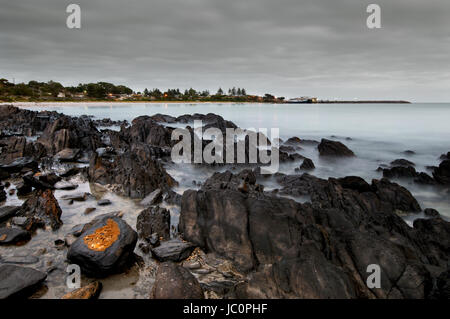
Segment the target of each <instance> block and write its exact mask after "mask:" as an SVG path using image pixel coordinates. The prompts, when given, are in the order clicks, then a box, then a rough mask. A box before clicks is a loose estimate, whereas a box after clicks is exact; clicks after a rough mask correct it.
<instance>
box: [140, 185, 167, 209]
mask: <svg viewBox="0 0 450 319" xmlns="http://www.w3.org/2000/svg"><path fill="white" fill-rule="evenodd" d="M162 195H163V193H162V191H161V189H159V188H158V189H156V190H154V191H153V192H151V193H150V194H149V195H147V196H145V198H144V199H143V200H142V201H141V203H140V204H141V205H142V206H144V207H147V206H152V205H156V204H159V203H160V202H161V200H162Z"/></svg>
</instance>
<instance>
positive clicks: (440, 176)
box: [433, 160, 450, 185]
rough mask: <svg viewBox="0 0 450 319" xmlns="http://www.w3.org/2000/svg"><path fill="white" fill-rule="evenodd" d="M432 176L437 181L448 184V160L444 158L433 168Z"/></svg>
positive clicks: (449, 183)
mask: <svg viewBox="0 0 450 319" xmlns="http://www.w3.org/2000/svg"><path fill="white" fill-rule="evenodd" d="M433 176H434V179H435V180H436V181H437V182H438V183H440V184H444V185H450V160H444V161H443V162H442V163H441V164H440V165H439V167H438V168H435V169H434V171H433Z"/></svg>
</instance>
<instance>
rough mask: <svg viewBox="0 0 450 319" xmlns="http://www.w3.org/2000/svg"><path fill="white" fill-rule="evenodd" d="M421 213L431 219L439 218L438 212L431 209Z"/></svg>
mask: <svg viewBox="0 0 450 319" xmlns="http://www.w3.org/2000/svg"><path fill="white" fill-rule="evenodd" d="M423 213H424V214H425V216H428V217H432V218H437V217H440V216H441V215H440V214H439V212H438V211H437V210H436V209H433V208H426V209H425V210H424V211H423Z"/></svg>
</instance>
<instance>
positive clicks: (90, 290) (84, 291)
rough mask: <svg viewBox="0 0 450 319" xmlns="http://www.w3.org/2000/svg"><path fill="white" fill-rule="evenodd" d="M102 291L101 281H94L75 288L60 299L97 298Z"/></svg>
mask: <svg viewBox="0 0 450 319" xmlns="http://www.w3.org/2000/svg"><path fill="white" fill-rule="evenodd" d="M101 291H102V283H101V282H99V281H94V282H92V283H90V284H89V285H86V286H84V287H81V288H78V289H75V290H74V291H72V292H69V293H67V294H65V295H64V296H62V297H61V299H97V298H98V296H99V295H100V292H101Z"/></svg>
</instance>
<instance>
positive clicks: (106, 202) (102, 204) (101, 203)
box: [97, 199, 112, 206]
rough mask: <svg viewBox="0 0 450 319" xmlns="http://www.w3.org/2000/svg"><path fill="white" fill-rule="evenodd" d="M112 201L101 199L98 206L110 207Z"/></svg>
mask: <svg viewBox="0 0 450 319" xmlns="http://www.w3.org/2000/svg"><path fill="white" fill-rule="evenodd" d="M111 204H112V203H111V201H110V200H109V199H101V200H99V201H98V202H97V205H99V206H108V205H111Z"/></svg>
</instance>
